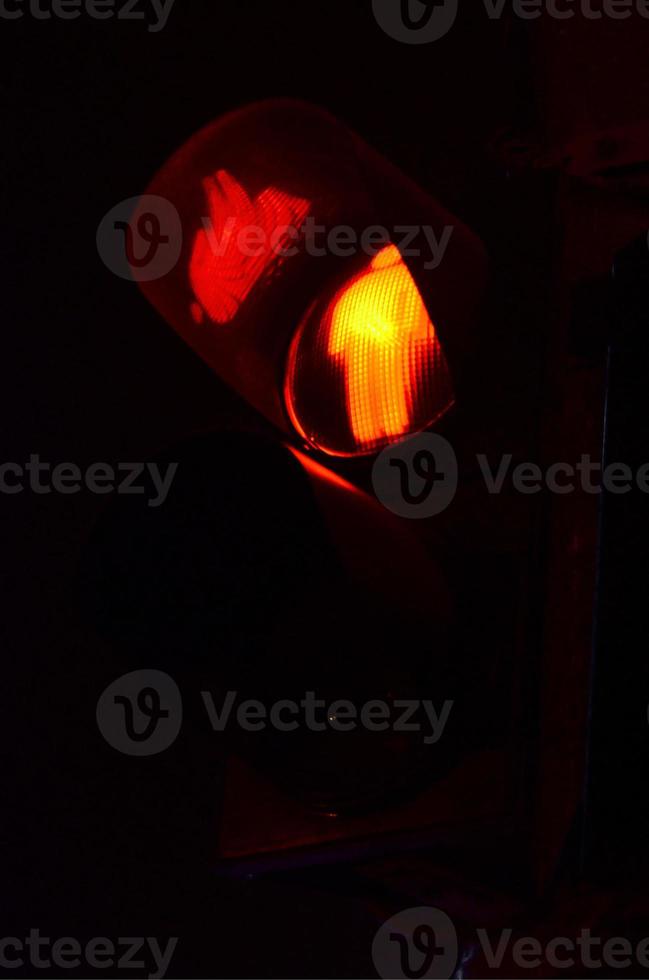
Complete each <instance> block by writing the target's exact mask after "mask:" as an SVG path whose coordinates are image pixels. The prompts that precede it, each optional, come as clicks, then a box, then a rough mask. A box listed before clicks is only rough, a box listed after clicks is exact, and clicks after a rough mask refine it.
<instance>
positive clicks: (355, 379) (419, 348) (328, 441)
mask: <svg viewBox="0 0 649 980" xmlns="http://www.w3.org/2000/svg"><path fill="white" fill-rule="evenodd" d="M285 399H286V406H287V410H288V413H289V415H290V418H291V420H292V422H293V425H294V426H295V428H296V429H297V431H298V432H299V433H300V434H301V435H302V436H303V437H304V438H305V439H306V441H307V442H308V443H310V444H311V445H312V446H314V447H315V448H316V449H320V450H322V451H323V452H325V453H328V454H330V455H333V456H356V455H364V454H368V453H372V452H375V451H377V450H378V449H381V448H383V447H384V446H386V445H388V444H390V443H392V442H396V441H398V440H399V439H400V438H403V437H404V436H406V435H408V434H410V433H412V432H418V431H421V430H422V429H425V428H427V427H428V426H429V425H431V424H432V423H433V422H435V421H436V420H437V419H438V418H440V417H441V416H442V415H443V414H444V413H445V412H446V411H447V410H448V409H449V408H450V407H451V406H452V404H453V388H452V383H451V377H450V372H449V369H448V365H447V362H446V358H445V356H444V352H443V350H442V348H441V346H440V343H439V340H438V338H437V334H436V332H435V327H434V326H433V323H432V322H431V319H430V317H429V315H428V312H427V310H426V307H425V306H424V303H423V300H422V298H421V295H420V293H419V290H418V289H417V286H416V284H415V282H414V280H413V278H412V276H411V275H410V272H409V270H408V267H407V265H406V264H405V262H404V261H403V258H402V257H401V254H400V252H399V250H398V248H397V247H396V246H395V245H389V246H387V247H386V248H384V249H382V250H381V252H379V254H378V255H377V256H376V257H375V258H374V259H373V260H372V261H371V262H370V263H369V265H368V266H367V267H366V268H365V269H364V270H363V271H362V272H360V273H359V274H358V275H356V276H354V277H353V278H352V279H350V280H349V281H348V282H347V283H345V285H344V286H343V287H342V288H340V289H338V290H337V292H336V293H335V294H334V295H333V297H330V298H328V299H327V300H325V302H324V304H323V303H320V304H316V306H314V307H312V308H311V310H310V311H309V313H308V314H307V316H306V318H305V320H304V321H303V322H302V324H301V326H300V328H299V330H298V332H297V334H296V335H295V338H294V340H293V342H292V344H291V349H290V353H289V358H288V368H287V375H286V385H285Z"/></svg>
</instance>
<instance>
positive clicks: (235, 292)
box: [189, 170, 310, 324]
mask: <svg viewBox="0 0 649 980" xmlns="http://www.w3.org/2000/svg"><path fill="white" fill-rule="evenodd" d="M203 187H204V189H205V197H206V204H207V211H208V216H207V217H206V218H205V219H204V220H203V228H202V229H201V230H200V231H198V232H197V234H196V238H195V240H194V245H193V249H192V254H191V258H190V262H189V282H190V285H191V288H192V292H193V294H194V296H195V297H196V302H195V303H193V304H192V307H191V314H192V317H193V319H194V321H195V322H196V323H199V324H200V323H202V322H203V320H204V318H205V315H207V316H208V317H209V319H210V320H212V321H213V322H214V323H220V324H225V323H230V321H232V320H233V319H234V318H235V316H236V315H237V313H238V312H239V309H240V308H241V306H242V305H243V304H244V302H245V300H246V299H247V297H248V295H249V294H250V293H251V292H252V290H253V288H254V287H255V286H256V285H257V283H259V282H261V281H265V280H266V279H267V278H268V277H269V276H270V275H272V273H273V272H274V271H275V270H276V269H277V268H278V267H279V266H280V265H281V264H282V262H283V261H284V259H285V257H286V254H287V248H288V246H289V243H290V242H291V241H293V242H294V241H295V240H296V239H297V238H298V237H299V232H300V226H301V225H302V223H303V221H304V219H305V218H306V216H307V214H308V213H309V207H310V205H309V202H308V201H304V200H302V199H301V198H299V197H291V196H290V195H289V194H286V193H284V191H280V190H278V189H277V188H275V187H268V188H267V189H266V190H263V191H262V192H261V193H260V194H259V195H258V196H257V197H256V198H254V200H253V199H252V198H251V197H250V196H249V195H248V194H247V192H246V191H245V190H244V188H243V187H242V186H241V184H240V183H239V182H238V181H237V180H236V179H235V178H234V177H233V176H232V175H231V174H229V173H228V171H227V170H219V171H217V173H216V174H215V175H214V176H213V177H208V178H207V179H206V180H204V181H203Z"/></svg>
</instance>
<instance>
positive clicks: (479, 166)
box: [0, 0, 646, 976]
mask: <svg viewBox="0 0 649 980" xmlns="http://www.w3.org/2000/svg"><path fill="white" fill-rule="evenodd" d="M468 7H469V5H468V4H465V5H464V6H463V9H462V10H461V12H460V16H459V18H458V22H457V24H456V26H455V28H454V29H453V31H452V32H451V34H450V35H449V36H448V37H447V38H445V39H443V40H440V41H438V42H436V43H435V45H433V46H426V45H424V46H422V47H417V46H413V47H409V46H406V45H400V44H397V43H396V42H394V41H393V40H392V39H390V38H388V37H386V36H385V35H384V34H383V32H382V31H381V29H380V28H379V27H378V25H377V24H376V22H375V20H374V18H373V16H372V11H371V5H370V3H369V2H368V3H364V2H353V3H352V2H349V0H346V2H336V3H320V2H312V3H309V4H305V3H303V2H288V0H283V2H281V3H272V4H271V3H262V2H258V3H253V2H246V3H240V4H234V3H233V4H221V3H213V4H207V3H206V4H202V5H199V4H196V3H190V2H189V0H176V3H175V5H174V8H173V9H172V12H171V15H170V17H169V20H168V22H167V25H166V27H165V29H164V30H163V31H162V32H160V33H155V34H154V33H149V32H147V29H146V26H145V24H144V23H143V22H139V21H133V22H131V21H125V22H119V21H117V20H107V21H93V20H92V19H90V18H88V17H87V16H85V15H83V16H81V17H80V18H78V19H77V20H76V21H69V22H68V21H57V20H55V19H53V20H50V21H37V20H35V19H33V18H32V17H30V16H29V15H28V14H26V16H25V17H24V18H22V19H21V20H17V21H4V20H3V21H1V22H0V33H1V34H2V36H3V39H4V41H5V48H4V50H5V56H4V73H3V75H4V77H3V81H2V90H1V91H2V96H1V98H2V108H3V158H4V163H3V168H4V173H3V181H2V187H1V190H0V194H1V197H2V214H3V221H4V228H5V232H6V235H5V248H4V256H3V270H4V302H3V326H4V339H5V341H6V342H7V344H8V351H7V353H6V354H5V357H4V367H5V370H6V377H5V382H4V385H3V395H4V396H5V398H6V404H5V406H4V412H3V419H4V425H3V427H2V431H3V446H2V458H3V459H6V460H12V461H17V462H21V463H22V462H25V461H26V460H27V458H28V456H29V454H30V453H38V454H40V456H41V459H42V460H44V461H47V462H51V463H52V464H55V463H59V462H74V463H77V464H78V465H79V466H81V467H82V468H85V467H87V466H88V465H90V463H92V462H97V461H107V462H113V463H116V462H118V461H125V460H131V459H132V460H148V459H152V458H154V456H155V454H156V453H157V452H158V451H159V450H161V449H164V448H165V447H167V446H169V445H170V444H173V443H174V442H175V441H176V440H177V439H179V438H182V437H185V436H187V435H189V434H191V433H193V432H195V431H201V430H205V429H209V428H210V427H211V426H213V425H216V424H217V423H218V420H219V417H220V413H221V412H222V411H223V408H224V406H225V407H227V406H229V405H230V404H234V403H233V401H232V396H231V395H229V394H228V393H226V392H225V391H224V390H223V388H222V386H221V385H220V383H219V382H218V380H217V379H216V378H215V377H214V376H213V375H212V374H211V372H210V371H209V370H208V369H207V368H206V367H205V366H204V365H202V364H201V363H200V361H199V360H198V359H197V358H196V357H195V356H194V355H193V354H192V353H191V352H190V351H189V350H188V349H187V348H185V346H184V345H183V344H182V343H181V342H180V340H179V339H177V338H176V337H175V336H174V334H173V333H172V331H171V330H170V329H169V328H168V327H167V326H166V325H165V324H164V323H162V322H161V321H160V319H159V318H158V316H157V315H156V313H155V312H154V311H153V310H152V309H151V308H149V307H148V306H147V304H146V303H145V301H144V299H143V298H142V297H141V295H140V293H139V291H138V289H137V287H136V286H135V285H133V284H130V283H128V282H125V281H122V280H120V279H118V278H116V277H115V276H114V275H112V273H111V272H110V271H109V270H108V269H107V268H106V267H105V266H104V265H103V263H102V261H101V259H100V257H99V255H98V253H97V249H96V244H95V234H96V229H97V226H98V224H99V221H100V220H101V218H102V217H103V215H104V214H105V213H106V212H107V211H108V210H109V209H110V208H112V207H113V206H114V205H115V204H117V203H118V202H119V201H121V200H123V199H126V198H130V197H133V196H135V195H137V194H138V193H140V192H141V191H142V190H143V189H144V188H145V186H146V185H147V183H148V181H149V179H150V178H151V176H152V174H153V173H154V172H155V170H156V169H157V168H158V167H159V166H160V165H161V163H162V162H163V161H164V160H165V159H166V158H167V157H168V155H169V154H170V153H171V152H172V151H173V150H175V149H176V148H177V147H178V146H179V145H180V144H181V143H182V142H184V141H185V140H186V139H187V138H188V137H189V136H190V135H191V134H192V133H193V132H194V131H195V130H196V129H197V128H198V127H200V126H202V125H203V124H204V123H206V122H208V121H209V120H211V119H214V118H215V117H217V116H218V115H219V114H221V113H222V112H224V111H227V110H230V109H232V108H234V107H236V106H238V105H242V104H245V103H247V102H249V101H252V100H256V99H260V98H264V97H269V96H297V97H300V98H303V99H307V100H311V101H314V102H316V103H319V104H321V105H323V106H325V107H326V108H327V109H329V110H331V111H332V112H333V113H334V114H336V115H338V116H340V117H341V118H342V119H343V120H345V121H346V122H347V123H348V124H349V125H350V126H351V127H352V128H354V129H356V130H357V131H358V132H359V133H360V134H361V135H362V136H363V137H365V138H366V139H367V141H368V142H369V143H371V144H373V145H374V146H376V147H377V148H378V149H379V150H380V151H382V152H384V153H385V154H386V155H387V156H388V157H389V158H390V159H392V160H393V161H394V162H395V163H397V164H398V165H400V166H401V167H402V168H403V169H404V170H405V171H406V172H407V173H409V174H411V175H412V176H413V177H414V178H415V179H416V180H418V181H419V183H421V184H422V185H423V186H424V187H426V188H427V189H428V190H429V191H430V192H431V193H433V194H434V195H435V196H436V197H438V198H439V199H440V200H442V201H443V202H444V204H445V205H446V206H447V207H448V208H449V209H450V210H452V211H455V212H456V213H457V214H458V215H459V216H460V217H461V218H463V219H464V220H465V221H466V222H467V224H469V225H470V226H473V227H475V228H477V230H478V231H479V232H480V233H482V234H483V237H485V238H487V239H491V240H498V238H499V236H500V237H501V238H505V237H506V236H507V234H508V231H507V229H508V228H511V222H512V214H511V213H508V212H507V206H506V203H505V202H506V197H505V196H504V194H503V182H505V181H506V179H507V166H506V165H505V164H503V162H502V158H501V157H499V155H498V153H499V151H498V146H499V144H500V143H501V142H502V140H503V139H504V140H507V139H509V138H512V136H517V135H518V136H520V137H521V138H523V139H525V138H527V137H528V136H529V134H530V132H535V133H536V134H537V135H538V133H539V131H541V132H545V133H548V132H553V138H554V144H553V145H560V144H561V140H562V139H563V138H564V137H565V138H568V137H569V135H570V133H571V132H572V128H573V124H575V121H576V120H578V119H580V118H581V119H582V120H583V119H585V118H587V119H589V120H590V122H591V123H593V122H597V121H598V116H600V115H601V114H603V121H604V122H606V121H610V119H611V118H616V117H615V113H616V112H618V110H619V118H624V117H625V116H626V117H629V118H633V114H634V110H633V102H634V100H636V101H638V102H639V103H640V102H642V98H643V97H644V96H642V94H641V93H642V92H644V94H645V95H646V91H645V89H644V86H645V82H644V74H643V71H642V69H641V67H640V66H641V65H642V62H641V61H640V59H635V53H636V51H639V50H641V44H640V42H639V41H638V40H637V32H631V31H630V30H629V28H628V25H626V24H617V23H612V22H608V23H606V24H603V25H595V27H592V25H588V38H587V40H588V43H584V37H583V36H582V34H581V33H579V32H577V30H576V29H573V30H572V32H570V31H569V32H568V35H567V36H566V35H565V31H564V32H563V33H561V32H559V34H558V35H557V36H558V42H557V44H556V45H554V46H553V45H552V44H548V45H546V46H545V47H544V46H543V45H542V44H541V41H542V40H543V30H544V29H542V28H541V27H535V26H530V25H523V24H521V23H520V22H512V21H511V20H510V19H509V18H505V19H504V20H503V21H502V22H489V21H488V20H487V18H486V17H485V15H484V12H483V10H482V8H481V7H480V5H478V4H473V5H471V10H469V9H468ZM645 26H646V25H645V24H643V25H642V28H643V29H645ZM645 45H646V31H645ZM604 64H606V65H608V72H609V75H612V74H614V73H615V71H617V70H619V74H618V78H617V82H616V84H615V85H614V86H613V85H612V84H608V85H603V84H602V85H601V87H600V89H597V88H595V89H594V88H593V79H594V78H599V77H600V76H601V73H602V72H601V71H600V70H599V67H598V66H600V67H601V66H603V65H604ZM580 66H581V68H580ZM539 79H541V80H542V81H541V84H539ZM602 92H607V93H608V94H609V96H610V100H609V101H608V102H607V99H606V98H601V94H602ZM607 105H608V109H606V106H607ZM562 107H563V110H565V111H562ZM603 107H604V108H603ZM607 113H608V116H607ZM539 118H541V119H542V123H540V122H539ZM600 121H601V120H600ZM539 127H540V129H539ZM528 230H529V229H528ZM595 264H597V260H596V261H595ZM0 506H1V509H2V513H3V517H4V519H5V520H4V522H3V525H4V530H3V552H4V558H5V561H4V562H3V565H4V576H5V578H4V581H3V585H2V596H3V599H4V612H3V616H2V633H3V634H4V636H3V643H2V651H3V667H4V669H3V684H2V688H3V692H4V695H5V698H6V701H7V707H6V709H4V710H3V718H4V721H5V724H6V729H5V734H4V736H3V740H2V743H3V744H2V751H3V755H4V756H5V758H4V759H3V768H2V772H3V778H2V783H3V789H4V794H3V795H4V799H5V805H4V807H3V809H4V810H5V814H4V816H5V818H6V835H5V843H6V851H5V854H4V856H3V859H2V882H3V883H2V892H3V906H4V913H3V915H2V918H1V921H2V928H1V929H0V932H2V934H3V935H16V936H25V935H26V934H27V933H28V931H29V929H30V928H39V929H40V931H41V933H42V934H43V935H48V936H52V937H58V936H66V935H67V936H75V937H77V938H79V939H82V938H83V937H85V936H87V937H88V938H90V937H91V936H100V935H106V936H110V937H117V936H138V935H143V936H144V935H153V936H157V937H160V938H161V939H162V938H163V937H167V936H170V935H174V936H180V937H181V940H180V944H179V947H178V950H177V952H176V955H175V956H174V960H173V963H172V968H171V971H170V973H171V975H178V976H181V975H194V976H233V975H234V976H354V975H355V976H363V975H372V966H371V959H370V948H371V939H372V936H373V934H374V932H375V930H376V928H377V925H378V923H379V922H380V921H381V915H382V911H381V905H380V903H379V905H378V908H377V907H375V906H373V905H372V903H371V902H368V901H367V896H363V900H362V901H361V898H360V896H359V897H358V898H355V897H354V893H353V879H352V880H350V875H349V873H348V872H344V873H343V872H340V874H339V876H335V875H334V876H333V877H334V881H333V883H332V881H331V878H329V879H327V882H326V886H325V884H324V883H323V882H321V881H319V882H315V883H313V882H312V883H306V884H305V883H304V882H302V883H284V884H278V883H262V882H237V883H234V882H227V881H222V880H220V879H216V878H215V877H214V876H213V874H212V871H211V862H212V859H213V852H214V846H215V841H214V827H215V825H216V819H217V815H218V808H219V765H220V761H219V759H218V757H214V758H212V757H211V756H210V757H207V756H201V755H200V753H199V754H197V753H196V752H195V750H194V747H193V746H192V745H191V744H188V743H186V742H185V741H184V740H183V739H180V740H179V744H178V745H177V746H176V747H174V750H173V753H171V754H170V756H173V758H167V757H166V756H165V757H163V758H161V760H158V759H148V760H144V762H145V763H146V764H143V763H142V762H138V760H131V759H126V758H124V757H120V756H118V755H117V754H116V753H114V752H113V751H112V750H111V749H110V748H109V747H108V746H107V745H106V744H105V743H104V742H103V740H102V739H101V736H100V734H99V732H98V730H97V727H96V723H95V706H96V701H97V697H98V695H99V693H100V692H101V691H102V690H103V688H104V687H105V686H106V684H107V683H108V682H109V681H110V680H112V679H113V678H114V677H115V676H116V671H115V661H114V651H113V650H112V649H111V647H110V645H109V644H108V643H106V642H105V641H102V640H101V639H100V637H99V636H98V634H97V633H96V632H95V631H94V630H93V629H92V627H91V626H89V625H88V624H87V623H86V622H85V621H84V619H83V616H82V615H81V614H80V611H79V591H78V568H79V562H80V559H81V558H82V556H83V553H84V548H85V547H86V543H87V540H88V535H89V534H90V532H91V530H92V528H93V527H94V525H95V524H96V521H97V520H98V518H99V516H100V514H101V513H102V511H103V510H105V509H106V507H107V506H109V504H108V503H107V502H106V499H105V498H100V497H93V496H92V495H90V494H88V493H86V492H82V493H80V494H78V495H75V496H70V497H64V496H60V495H54V494H52V495H49V496H35V495H33V494H30V493H28V492H24V493H23V494H21V495H17V496H13V497H7V496H4V497H3V498H2V500H1V501H0ZM149 653H150V651H146V650H144V651H142V662H141V664H137V665H141V666H146V665H148V658H149ZM26 972H27V973H29V972H30V971H29V970H27V971H26ZM71 972H73V971H71ZM79 972H81V973H84V972H87V968H86V970H85V971H83V970H82V971H79Z"/></svg>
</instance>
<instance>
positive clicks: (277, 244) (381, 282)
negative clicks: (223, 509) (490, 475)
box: [135, 100, 486, 457]
mask: <svg viewBox="0 0 649 980" xmlns="http://www.w3.org/2000/svg"><path fill="white" fill-rule="evenodd" d="M156 197H159V198H164V199H165V200H166V201H169V202H171V203H172V204H173V205H174V206H175V208H176V209H177V211H178V213H179V215H180V218H181V222H182V227H183V248H182V253H181V259H180V261H179V262H178V263H177V265H176V266H175V267H174V269H173V270H172V271H171V272H170V273H168V274H167V275H166V276H163V277H162V278H160V279H157V280H155V281H152V282H143V283H142V284H141V285H142V289H143V291H144V293H145V295H146V296H147V298H148V299H149V300H150V301H151V302H152V303H153V305H154V306H155V307H156V308H157V309H158V310H159V312H160V313H161V314H162V316H163V317H164V318H165V319H166V320H167V321H168V322H169V323H170V324H171V325H172V326H173V327H174V329H176V330H177V331H178V332H179V333H180V335H181V336H182V337H183V338H184V339H185V340H186V341H187V342H188V343H189V345H190V346H191V347H192V348H193V349H194V350H196V352H197V353H198V354H199V355H200V356H201V357H202V358H203V359H204V360H205V361H206V362H207V363H208V364H209V365H210V367H212V368H213V369H214V370H215V371H216V372H217V373H218V374H219V375H220V376H221V377H222V378H223V379H224V380H225V381H226V382H227V383H228V384H230V385H231V386H232V387H233V388H234V389H235V390H236V391H238V392H239V393H240V394H241V395H242V396H243V397H244V398H245V399H246V400H247V401H248V402H249V403H250V404H252V405H253V406H254V407H255V408H256V409H257V410H258V411H260V412H261V413H262V414H263V415H265V416H266V418H268V419H269V420H270V421H271V423H272V424H273V425H274V426H276V427H277V429H278V430H280V431H281V432H282V433H284V435H285V436H287V437H288V438H289V439H290V440H291V441H293V442H294V444H296V445H299V446H301V447H303V448H305V449H307V451H311V450H317V451H318V453H322V454H324V455H327V456H332V457H356V456H366V455H371V454H374V453H376V452H377V450H379V449H381V448H383V447H385V446H386V445H389V444H391V443H393V442H395V441H398V440H400V439H402V438H403V437H404V436H407V435H409V434H412V433H416V432H419V431H422V430H424V429H427V428H429V427H430V426H432V425H434V424H435V422H436V421H437V420H438V419H440V418H441V417H442V416H444V415H445V414H446V413H447V412H449V411H450V410H451V409H452V407H453V404H454V401H455V398H456V397H457V396H458V393H459V392H460V391H461V387H462V377H463V363H464V361H465V360H466V357H467V354H468V352H469V351H470V347H471V337H472V334H473V333H474V332H475V330H476V312H477V309H478V305H479V302H480V298H481V294H482V290H483V285H484V281H485V272H486V270H485V264H486V263H485V255H484V249H483V247H482V245H481V244H480V242H479V240H478V239H477V237H476V236H475V235H474V234H473V233H472V232H470V231H469V230H468V229H467V228H466V227H464V225H463V224H462V222H460V221H459V220H458V219H457V218H455V217H453V216H452V215H450V214H449V213H448V212H447V211H446V210H445V209H444V208H443V207H442V206H441V205H439V204H438V203H437V202H435V201H433V200H432V199H431V198H429V197H428V196H427V195H426V194H424V193H423V192H422V191H421V190H420V189H419V188H417V187H416V186H414V185H413V184H412V182H411V181H409V180H408V179H407V178H406V177H405V176H404V175H403V174H401V173H400V172H399V171H398V170H397V169H396V168H394V167H393V166H391V165H390V164H389V163H388V162H387V161H386V160H384V159H383V158H382V157H380V156H379V155H378V154H377V153H376V152H375V151H373V150H372V149H371V148H370V147H368V146H367V145H366V144H365V143H364V142H363V141H362V140H361V139H360V138H359V137H358V136H357V135H356V134H354V133H352V132H350V130H349V129H347V128H346V127H345V126H343V125H342V124H341V123H340V122H338V121H337V120H336V119H334V118H333V117H332V116H330V115H329V114H328V113H326V112H324V111H323V110H321V109H316V108H315V107H313V106H309V105H305V104H302V103H299V102H292V101H288V100H286V101H275V102H266V103H261V104H258V105H253V106H251V107H248V108H246V109H242V110H239V111H237V112H233V113H231V114H230V115H228V116H226V117H225V118H224V119H221V120H219V121H217V122H215V123H213V124H212V125H210V126H207V127H206V128H205V129H204V130H202V131H201V132H199V133H198V134H197V135H195V136H194V137H192V138H191V139H190V140H189V141H188V143H187V144H185V145H184V146H183V147H182V148H181V149H180V150H179V151H178V152H177V153H175V154H174V155H173V156H172V158H171V159H170V160H169V161H168V162H167V163H166V164H165V166H164V167H163V168H162V169H161V171H160V172H159V173H158V174H157V175H156V177H155V178H154V180H153V181H152V183H151V185H150V186H149V188H148V189H147V192H146V195H145V197H144V198H143V201H144V204H143V208H144V209H145V210H146V208H148V207H149V206H150V203H149V202H150V201H151V200H152V199H154V198H156ZM143 217H146V215H145V214H141V215H136V216H135V223H136V224H137V222H138V221H139V220H140V218H143ZM442 249H443V258H442Z"/></svg>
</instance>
